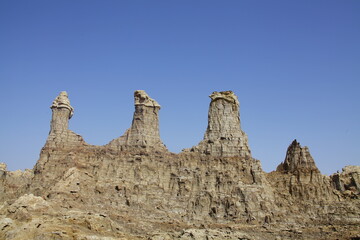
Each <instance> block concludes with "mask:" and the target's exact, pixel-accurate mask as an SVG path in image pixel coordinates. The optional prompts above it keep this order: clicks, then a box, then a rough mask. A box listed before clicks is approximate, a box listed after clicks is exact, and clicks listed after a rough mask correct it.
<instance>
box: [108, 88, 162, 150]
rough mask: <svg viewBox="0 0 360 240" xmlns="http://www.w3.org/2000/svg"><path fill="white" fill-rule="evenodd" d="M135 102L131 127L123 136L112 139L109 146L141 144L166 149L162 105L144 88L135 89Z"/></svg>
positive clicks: (141, 145) (118, 146) (119, 146)
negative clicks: (161, 117)
mask: <svg viewBox="0 0 360 240" xmlns="http://www.w3.org/2000/svg"><path fill="white" fill-rule="evenodd" d="M134 102H135V112H134V117H133V121H132V124H131V127H130V128H129V129H128V130H127V131H126V132H125V134H124V135H123V136H121V137H120V138H118V139H115V140H113V141H111V142H110V143H109V146H111V147H113V148H117V149H119V148H121V146H140V147H155V148H159V149H162V150H165V149H166V148H165V145H164V144H163V143H162V141H161V139H160V131H159V110H160V105H159V104H158V103H157V102H156V101H155V100H154V99H152V98H150V97H149V96H148V95H147V94H146V92H145V91H143V90H137V91H135V93H134Z"/></svg>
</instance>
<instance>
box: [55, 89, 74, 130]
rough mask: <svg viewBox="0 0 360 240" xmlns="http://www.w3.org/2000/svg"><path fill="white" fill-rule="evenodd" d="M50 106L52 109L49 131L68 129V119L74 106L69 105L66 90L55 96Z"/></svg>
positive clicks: (72, 112)
mask: <svg viewBox="0 0 360 240" xmlns="http://www.w3.org/2000/svg"><path fill="white" fill-rule="evenodd" d="M50 108H51V110H52V119H51V125H50V133H56V132H62V131H64V130H68V128H69V119H70V118H71V117H72V115H73V114H74V108H73V107H72V106H71V105H70V101H69V98H68V94H67V92H65V91H63V92H61V93H60V94H59V96H57V97H56V98H55V100H54V101H53V103H52V105H51V106H50Z"/></svg>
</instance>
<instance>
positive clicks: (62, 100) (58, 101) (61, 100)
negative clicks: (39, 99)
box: [50, 91, 74, 119]
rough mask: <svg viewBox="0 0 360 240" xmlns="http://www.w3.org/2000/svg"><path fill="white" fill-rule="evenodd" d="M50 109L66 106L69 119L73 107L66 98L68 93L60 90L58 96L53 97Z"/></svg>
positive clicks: (72, 112)
mask: <svg viewBox="0 0 360 240" xmlns="http://www.w3.org/2000/svg"><path fill="white" fill-rule="evenodd" d="M50 108H51V109H54V108H67V109H69V111H70V115H69V119H70V118H71V117H72V116H73V114H74V108H73V107H72V106H71V105H70V100H69V98H68V94H67V92H66V91H62V92H60V94H59V96H57V97H56V98H55V100H54V101H53V103H52V105H51V106H50Z"/></svg>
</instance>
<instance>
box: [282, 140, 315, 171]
mask: <svg viewBox="0 0 360 240" xmlns="http://www.w3.org/2000/svg"><path fill="white" fill-rule="evenodd" d="M277 171H285V172H296V171H315V172H319V169H318V168H317V167H316V165H315V161H314V159H313V158H312V156H311V154H310V151H309V148H308V147H301V145H300V143H298V142H297V141H296V139H295V140H294V141H293V142H292V143H291V144H290V146H289V147H288V149H287V152H286V157H285V160H284V162H283V163H281V164H280V165H279V166H278V167H277Z"/></svg>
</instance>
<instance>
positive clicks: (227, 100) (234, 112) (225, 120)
mask: <svg viewBox="0 0 360 240" xmlns="http://www.w3.org/2000/svg"><path fill="white" fill-rule="evenodd" d="M210 98H211V103H210V109H209V116H208V127H207V130H206V133H205V136H204V140H203V141H201V142H200V143H199V144H198V145H197V146H195V147H193V148H192V149H191V150H190V151H196V152H201V153H205V154H208V155H212V156H223V157H236V156H242V157H244V156H250V148H249V145H248V138H247V135H246V134H245V132H244V131H242V130H241V126H240V112H239V108H240V104H239V100H238V98H237V96H236V95H235V94H234V93H233V92H232V91H225V92H213V93H212V94H211V95H210Z"/></svg>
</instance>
